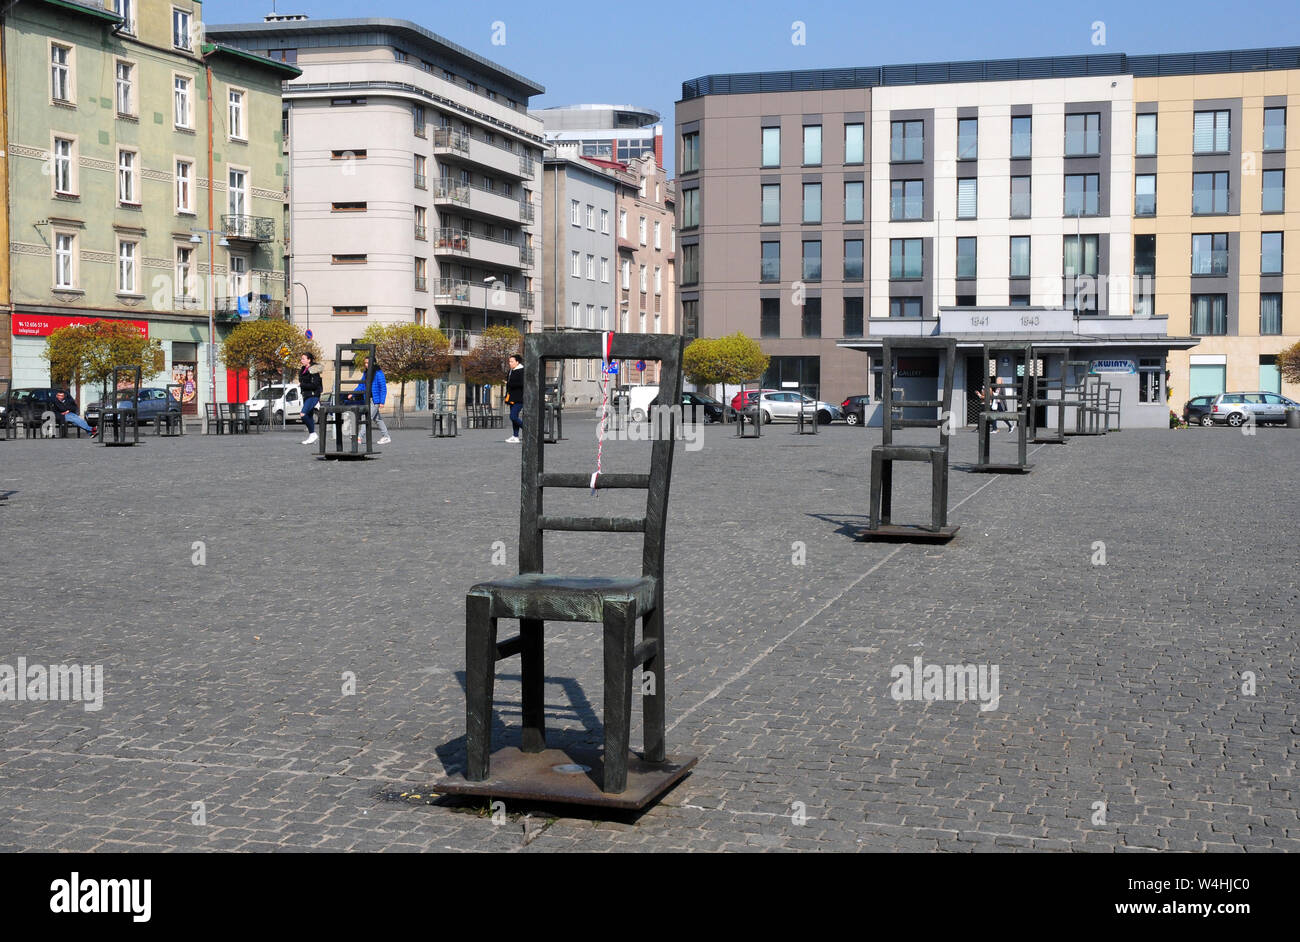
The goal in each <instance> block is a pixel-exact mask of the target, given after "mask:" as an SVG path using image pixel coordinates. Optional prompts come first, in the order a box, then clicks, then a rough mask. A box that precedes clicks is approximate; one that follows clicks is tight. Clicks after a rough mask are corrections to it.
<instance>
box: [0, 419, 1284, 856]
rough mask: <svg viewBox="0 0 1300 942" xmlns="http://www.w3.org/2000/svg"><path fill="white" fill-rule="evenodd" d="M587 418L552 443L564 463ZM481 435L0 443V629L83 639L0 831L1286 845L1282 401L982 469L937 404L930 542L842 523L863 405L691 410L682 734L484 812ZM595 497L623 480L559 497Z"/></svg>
mask: <svg viewBox="0 0 1300 942" xmlns="http://www.w3.org/2000/svg"><path fill="white" fill-rule="evenodd" d="M594 428H595V426H594V423H593V422H592V421H591V420H590V419H587V420H585V421H584V420H582V419H581V418H573V417H571V419H570V421H569V422H568V425H567V432H568V434H569V435H570V438H569V440H567V441H566V442H563V443H561V444H560V445H558V446H553V447H551V448H549V449H548V451H547V467H548V469H549V470H555V469H558V468H561V467H565V468H570V469H573V470H583V471H587V470H590V468H591V466H592V463H593V459H594ZM507 434H508V432H496V431H470V432H464V433H462V435H461V436H460V437H459V438H456V439H446V440H443V439H431V438H430V437H429V436H428V432H427V431H423V432H421V431H415V430H409V431H396V432H395V433H394V440H393V442H392V444H390V445H387V446H384V448H383V455H382V457H381V458H380V459H379V460H378V461H374V462H369V463H366V464H337V463H327V462H318V461H314V460H312V459H311V457H310V456H309V455H308V453H307V452H308V450H307V449H305V448H303V447H302V446H300V445H299V444H298V443H297V442H298V438H299V435H298V433H297V432H294V431H292V430H291V431H290V433H287V434H286V433H277V434H262V435H255V436H248V437H243V436H240V437H231V436H225V437H220V438H216V437H213V438H204V437H201V436H197V435H187V436H186V437H185V438H183V439H164V440H155V439H154V438H153V437H152V436H149V437H148V440H147V442H146V443H145V444H143V445H141V446H140V447H138V448H130V449H109V448H104V447H101V446H98V445H93V444H90V443H88V442H86V441H84V440H82V441H78V440H75V439H74V440H68V441H62V440H57V441H10V442H3V443H0V491H10V492H12V493H11V494H10V496H9V498H8V500H6V501H0V557H2V558H3V560H4V564H3V565H2V566H0V600H2V601H0V619H3V634H2V635H0V664H5V665H10V666H14V665H15V664H16V661H17V659H18V658H19V657H22V658H25V659H26V662H27V663H28V664H29V665H31V664H40V665H50V664H64V663H66V664H80V665H95V664H99V665H103V670H104V698H103V705H102V709H100V710H97V711H87V710H85V709H83V707H82V706H81V705H78V704H76V703H69V702H32V701H23V702H15V701H5V700H0V850H20V849H56V850H158V849H179V850H197V849H203V850H272V849H280V850H312V849H324V850H336V849H338V850H349V849H350V850H395V851H414V850H456V851H521V850H522V851H524V852H526V853H535V852H544V851H565V850H581V851H631V850H642V849H654V850H822V849H825V850H873V851H883V850H948V851H988V850H992V851H998V850H1012V849H1037V850H1061V851H1093V850H1099V851H1115V850H1134V851H1145V850H1158V849H1176V850H1201V849H1206V850H1234V851H1239V850H1247V851H1268V850H1300V820H1298V818H1297V812H1298V809H1300V802H1298V801H1297V796H1296V794H1295V789H1296V787H1297V786H1296V781H1297V778H1296V732H1297V726H1298V720H1297V696H1296V694H1297V689H1296V687H1297V678H1300V670H1298V668H1300V663H1298V661H1300V657H1298V654H1297V643H1296V635H1297V614H1296V613H1297V610H1300V599H1298V598H1297V596H1298V595H1300V593H1298V591H1297V575H1296V573H1297V569H1296V565H1295V558H1294V554H1293V544H1294V540H1293V537H1294V528H1295V522H1296V517H1295V512H1296V511H1295V507H1296V504H1295V494H1296V493H1297V485H1298V484H1300V461H1297V453H1298V451H1300V435H1296V434H1294V433H1292V432H1288V431H1286V430H1280V429H1260V430H1259V431H1258V434H1256V435H1254V436H1246V435H1242V434H1239V433H1237V432H1235V431H1229V430H1226V429H1191V430H1185V431H1164V430H1160V431H1136V430H1127V431H1124V432H1121V433H1118V434H1112V435H1108V436H1106V437H1104V438H1088V439H1074V440H1072V441H1071V442H1070V443H1069V444H1068V445H1065V446H1040V447H1038V448H1037V449H1036V450H1035V451H1034V453H1033V457H1032V460H1033V461H1034V462H1035V463H1036V467H1035V468H1034V470H1033V473H1032V474H1029V475H1027V476H1023V477H1011V476H987V475H977V474H973V473H969V472H967V471H964V470H962V468H961V466H962V464H963V463H965V462H969V461H972V460H973V459H974V451H975V442H974V436H973V435H972V434H970V433H962V434H960V435H959V436H958V437H957V439H956V445H955V459H954V461H955V467H954V470H953V473H952V482H951V500H952V512H951V516H952V521H953V522H954V523H957V524H960V526H961V530H960V532H959V533H958V535H957V537H956V539H955V540H954V541H952V542H951V543H949V544H947V545H943V546H927V545H923V544H888V543H858V542H855V541H853V540H852V539H851V538H850V537H849V536H847V535H846V532H845V530H846V527H848V526H852V525H857V524H859V523H861V522H862V519H863V515H864V514H865V512H866V495H867V478H866V468H867V454H868V446H869V445H870V444H871V443H873V442H875V441H877V440H878V433H877V432H875V431H872V430H862V429H852V428H848V427H845V426H835V427H831V428H828V429H825V430H824V431H823V432H822V433H821V434H819V435H817V436H815V437H814V436H798V435H796V434H795V433H794V432H793V430H792V429H791V428H790V427H788V426H775V427H772V428H771V429H770V430H769V431H768V432H767V433H765V435H764V436H763V438H762V439H760V440H757V441H738V440H736V439H735V438H733V437H731V434H730V433H729V432H727V431H723V430H720V429H715V428H709V429H708V430H707V431H706V433H705V436H704V438H703V440H702V447H701V448H700V449H699V450H686V449H685V448H684V447H682V448H681V450H679V453H678V456H677V464H676V469H675V475H674V483H673V497H672V503H671V510H670V523H669V528H668V541H669V542H668V547H669V549H668V573H667V580H668V581H667V625H668V632H669V634H668V645H669V647H668V651H669V665H668V670H669V674H668V694H669V705H668V716H669V722H670V723H671V730H670V733H669V749H670V751H671V752H676V753H686V754H695V755H698V756H699V757H700V762H699V765H698V767H697V768H696V770H695V771H694V772H693V773H692V774H691V775H690V776H689V777H688V778H687V779H686V780H685V781H684V782H683V783H681V785H679V786H678V787H677V788H676V789H675V790H673V791H672V792H670V793H669V794H668V795H666V796H665V797H664V799H663V800H662V801H661V802H660V803H659V804H657V805H655V806H653V807H652V808H651V809H650V810H649V811H647V812H646V813H644V814H642V815H640V816H639V817H637V816H632V817H628V816H613V815H604V816H601V815H587V816H583V815H577V816H575V812H574V811H573V810H568V811H566V810H565V809H564V808H562V807H555V806H552V807H538V806H515V807H510V808H508V809H507V811H508V812H509V814H508V816H507V820H506V822H505V823H504V824H496V823H494V822H493V820H492V818H491V817H490V816H489V815H488V814H487V813H486V810H485V809H484V807H483V804H484V803H482V802H477V803H475V802H468V801H463V800H451V799H434V798H432V797H431V796H430V793H429V784H430V783H431V782H433V781H435V780H436V779H437V778H439V777H440V776H441V775H442V774H443V772H444V769H445V768H446V767H453V768H454V767H457V766H458V765H459V764H460V763H461V762H462V761H463V755H464V742H463V733H464V712H463V711H464V700H463V688H462V679H463V674H462V669H463V658H464V652H463V631H464V627H463V626H464V597H465V592H466V590H467V589H468V588H469V587H470V586H471V585H472V584H474V583H475V582H478V581H481V580H485V579H490V578H492V577H494V576H499V575H500V574H502V573H503V572H505V571H509V572H513V571H514V568H513V567H514V564H515V559H514V554H515V551H516V541H517V526H518V493H519V491H518V487H519V472H518V464H519V458H520V451H519V447H518V446H514V445H509V444H505V443H503V442H502V439H503V438H504V437H505V436H506V435H507ZM1004 435H1005V433H1004ZM999 437H1000V438H1003V436H999ZM1000 444H1002V445H1004V446H1005V445H1006V444H1007V443H1006V442H1005V438H1003V441H1002V442H1000ZM645 453H646V446H645V445H644V444H640V443H627V442H620V443H607V445H606V448H605V463H606V469H607V470H619V469H627V468H632V467H635V466H638V463H639V461H640V459H641V458H642V457H643V456H644V455H645ZM922 473H923V472H922V471H921V469H919V468H918V469H915V472H913V470H912V469H908V470H907V472H906V473H903V474H902V475H900V480H899V482H898V483H897V485H896V486H897V487H898V488H900V489H903V491H904V494H905V496H904V498H902V499H900V500H898V501H897V502H896V508H897V509H896V513H895V517H896V519H905V518H907V517H908V516H909V515H910V516H911V517H912V518H913V519H915V518H917V517H919V516H921V515H922V514H924V513H925V512H926V508H927V501H928V494H927V482H926V481H925V480H924V479H923V478H922V476H921V475H922ZM594 502H598V505H599V507H600V509H601V512H602V513H604V512H609V513H612V514H615V515H617V514H619V513H621V512H622V510H621V509H620V498H619V496H618V495H617V494H616V493H605V494H602V495H601V496H599V497H597V498H592V497H590V496H589V495H588V494H587V493H586V492H577V493H574V494H570V495H567V496H566V498H565V500H564V501H558V500H556V501H552V500H550V498H549V497H548V509H549V510H550V511H551V512H560V511H563V510H564V509H565V508H567V507H574V508H587V512H588V513H590V512H591V510H590V508H592V506H593V503H594ZM197 541H201V542H202V547H201V549H202V550H203V552H204V553H205V554H206V558H205V560H204V562H205V565H202V566H198V565H194V556H195V553H196V552H198V549H196V546H195V544H196V542H197ZM611 541H613V542H614V543H616V544H617V548H615V547H613V546H611V545H610V544H611ZM635 544H636V538H635V537H634V536H631V535H628V536H624V535H619V536H614V537H605V538H603V540H602V539H600V538H598V537H596V536H593V535H571V534H558V535H555V536H554V537H548V549H547V554H548V565H549V566H550V567H551V568H552V569H553V570H556V571H565V570H574V571H585V572H594V571H619V570H623V571H626V570H629V569H634V568H635V566H636V549H635ZM1100 544H1104V546H1101V545H1100ZM502 551H504V553H503V552H502ZM801 552H802V553H803V554H804V556H805V562H804V564H803V565H796V564H795V563H796V562H797V561H798V558H799V555H800V553H801ZM494 553H495V554H496V555H497V556H498V557H501V556H502V555H504V558H505V560H506V568H505V569H503V568H502V567H501V566H495V565H493V556H494ZM1103 553H1104V564H1095V563H1097V562H1099V561H1100V560H1101V558H1102V555H1101V554H1103ZM546 654H547V672H548V678H549V679H548V686H547V704H548V715H547V720H548V726H549V728H550V730H551V739H552V741H553V742H554V743H557V744H559V745H561V746H564V745H574V744H584V743H586V744H598V743H599V742H600V735H601V730H600V719H599V718H600V716H601V703H602V691H601V676H600V658H599V630H598V628H596V626H592V625H572V624H570V625H560V624H556V625H554V626H548V636H547V648H546ZM914 658H921V659H922V662H923V663H924V664H925V665H962V664H973V665H982V666H985V667H990V668H991V667H993V666H996V667H997V668H998V688H997V689H998V693H999V695H1000V698H999V699H998V701H997V703H996V708H995V709H988V710H984V709H981V705H982V704H981V703H980V702H954V701H951V700H910V699H905V700H896V699H895V698H894V697H893V696H891V685H892V684H893V683H894V680H895V678H894V676H893V675H892V674H891V669H892V668H893V667H894V665H905V666H907V667H908V668H909V670H910V668H911V666H912V665H913V663H914ZM517 665H518V662H517V661H507V662H503V663H502V664H501V665H499V666H500V668H501V671H502V679H501V680H500V681H499V682H498V687H497V699H496V706H497V710H498V726H497V732H496V743H497V744H511V743H514V742H517V730H516V727H517V724H518V721H519V703H518V701H519V686H518V677H517V670H518V667H517ZM2 672H3V671H2V669H0V673H2ZM1244 672H1250V675H1247V674H1245V673H1244ZM345 675H353V676H355V694H354V695H350V696H349V695H345V694H344V693H343V688H344V685H345V683H346V682H347V681H346V677H345ZM1251 676H1253V679H1254V683H1255V685H1256V689H1255V691H1254V693H1253V695H1252V694H1248V693H1244V692H1243V685H1244V684H1248V683H1249V681H1250V679H1251ZM639 739H640V725H639V719H638V722H637V725H636V726H635V728H634V730H633V741H634V743H639ZM403 792H405V793H406V795H407V797H405V798H401V797H400V796H401V794H402V793H403ZM414 796H419V797H418V798H416V797H414ZM197 803H202V804H201V805H200V804H197ZM1099 803H1104V809H1103V806H1102V805H1101V804H1099ZM1103 810H1104V817H1103V816H1102V812H1103ZM200 820H202V821H204V822H205V823H201V824H200V823H196V822H197V821H200Z"/></svg>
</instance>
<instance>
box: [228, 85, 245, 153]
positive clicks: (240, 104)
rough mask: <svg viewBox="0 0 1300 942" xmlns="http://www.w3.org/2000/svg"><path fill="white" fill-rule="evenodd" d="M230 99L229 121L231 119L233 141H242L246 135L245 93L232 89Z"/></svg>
mask: <svg viewBox="0 0 1300 942" xmlns="http://www.w3.org/2000/svg"><path fill="white" fill-rule="evenodd" d="M228 98H229V108H228V111H229V119H230V124H229V128H230V137H231V138H232V139H233V140H237V141H242V140H244V138H245V134H244V93H243V92H242V91H239V90H238V89H233V88H232V89H231V90H230V92H229V95H228Z"/></svg>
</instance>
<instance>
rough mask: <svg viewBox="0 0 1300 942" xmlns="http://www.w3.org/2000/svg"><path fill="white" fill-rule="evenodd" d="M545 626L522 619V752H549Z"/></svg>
mask: <svg viewBox="0 0 1300 942" xmlns="http://www.w3.org/2000/svg"><path fill="white" fill-rule="evenodd" d="M544 625H545V622H543V621H542V620H541V619H540V618H521V619H519V637H520V638H522V639H523V648H522V649H521V650H520V652H519V662H520V674H522V675H523V701H524V709H523V713H524V732H523V738H522V742H521V744H520V749H521V750H522V751H524V752H541V751H542V750H544V749H545V748H546V674H545V663H546V662H545V658H544V656H543V653H542V643H543V626H544Z"/></svg>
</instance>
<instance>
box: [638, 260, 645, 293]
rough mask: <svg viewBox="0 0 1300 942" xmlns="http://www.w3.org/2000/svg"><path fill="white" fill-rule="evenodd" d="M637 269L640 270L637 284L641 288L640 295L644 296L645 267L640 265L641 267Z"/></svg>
mask: <svg viewBox="0 0 1300 942" xmlns="http://www.w3.org/2000/svg"><path fill="white" fill-rule="evenodd" d="M639 269H640V272H639V274H638V278H637V280H638V283H639V284H640V286H641V293H642V294H645V291H646V284H647V282H646V267H645V266H644V265H641V266H639Z"/></svg>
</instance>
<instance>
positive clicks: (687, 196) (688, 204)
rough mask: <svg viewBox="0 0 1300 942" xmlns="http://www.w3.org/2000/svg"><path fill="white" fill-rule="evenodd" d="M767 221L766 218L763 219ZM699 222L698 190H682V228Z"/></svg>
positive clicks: (691, 227)
mask: <svg viewBox="0 0 1300 942" xmlns="http://www.w3.org/2000/svg"><path fill="white" fill-rule="evenodd" d="M763 221H764V222H767V220H766V219H764V220H763ZM699 224H700V191H699V190H698V189H690V190H682V228H683V229H694V228H695V227H696V226H698V225H699Z"/></svg>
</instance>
